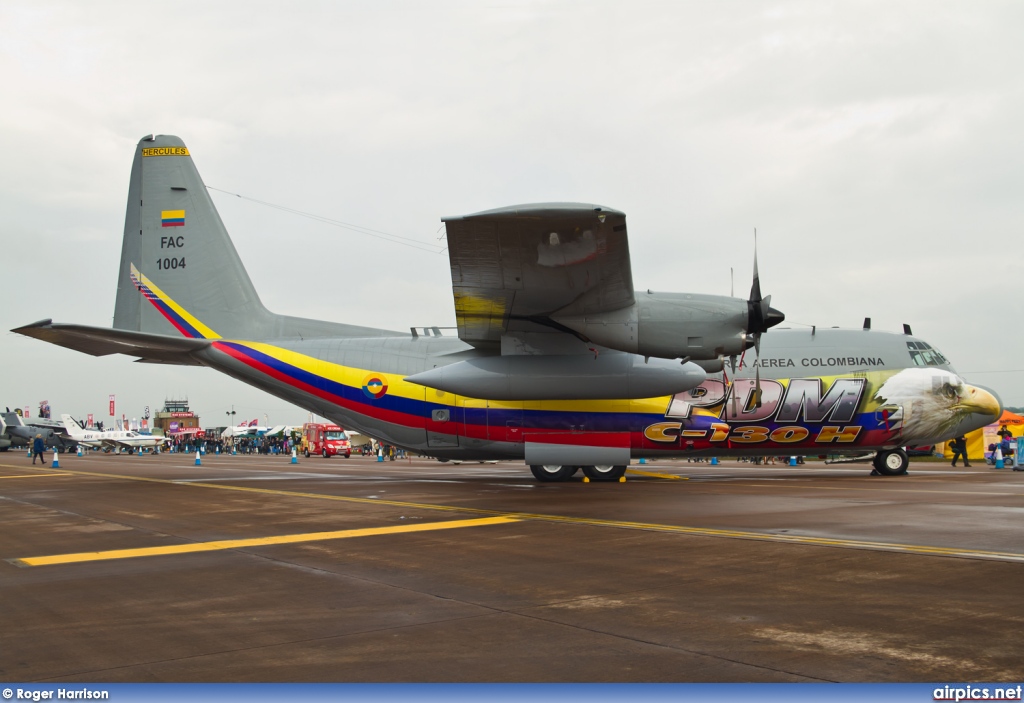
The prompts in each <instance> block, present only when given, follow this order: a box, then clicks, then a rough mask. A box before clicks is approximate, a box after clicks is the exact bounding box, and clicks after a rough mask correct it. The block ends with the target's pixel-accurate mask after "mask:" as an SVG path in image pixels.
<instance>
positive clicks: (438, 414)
mask: <svg viewBox="0 0 1024 703" xmlns="http://www.w3.org/2000/svg"><path fill="white" fill-rule="evenodd" d="M424 393H425V395H424V398H423V399H424V400H425V401H426V411H427V418H426V430H427V446H428V447H438V448H444V447H457V446H459V428H460V427H461V426H462V422H461V419H462V408H460V407H459V406H458V402H457V401H458V396H456V395H455V394H453V393H445V392H444V391H439V390H437V389H435V388H425V389H424Z"/></svg>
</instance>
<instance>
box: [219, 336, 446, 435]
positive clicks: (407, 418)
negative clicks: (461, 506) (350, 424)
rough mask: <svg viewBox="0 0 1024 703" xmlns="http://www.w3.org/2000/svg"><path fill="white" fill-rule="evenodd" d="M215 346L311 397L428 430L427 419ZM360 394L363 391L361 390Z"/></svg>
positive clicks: (222, 345)
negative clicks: (361, 400)
mask: <svg viewBox="0 0 1024 703" xmlns="http://www.w3.org/2000/svg"><path fill="white" fill-rule="evenodd" d="M213 346H214V347H216V348H217V349H219V350H220V351H222V352H224V353H225V354H227V355H228V356H230V357H231V358H233V359H237V360H238V361H241V362H242V363H243V364H245V365H246V366H250V367H252V368H253V369H256V370H257V371H259V372H260V373H263V374H266V375H267V376H270V377H271V378H273V379H276V380H278V381H281V382H282V383H286V384H288V385H289V386H291V387H293V388H296V389H298V390H301V391H304V392H306V393H309V394H310V395H315V396H316V397H317V398H322V399H323V400H327V401H330V402H331V403H334V404H335V405H337V406H339V407H343V408H346V409H348V410H352V411H354V412H358V413H359V414H361V415H367V416H369V417H372V418H375V419H378V420H383V421H384V422H391V423H394V424H396V425H402V426H403V427H413V428H416V429H421V430H422V429H426V419H425V418H422V417H419V416H417V415H410V414H409V413H401V412H398V411H395V410H387V409H385V408H378V407H374V406H373V405H369V404H366V403H354V402H352V401H350V400H346V399H345V398H342V397H341V396H338V395H335V394H334V393H330V392H329V391H325V390H323V389H321V388H317V387H315V386H311V385H309V384H308V383H305V382H304V381H299V380H298V379H295V378H292V377H291V376H289V375H288V374H285V373H282V372H280V371H278V370H277V369H275V368H272V367H270V366H267V365H266V364H264V363H263V362H262V361H257V360H256V359H253V358H252V357H250V356H247V355H246V354H244V353H242V352H240V351H239V350H237V349H234V348H232V347H230V346H228V345H226V344H221V343H220V342H214V343H213ZM360 392H362V391H361V390H360Z"/></svg>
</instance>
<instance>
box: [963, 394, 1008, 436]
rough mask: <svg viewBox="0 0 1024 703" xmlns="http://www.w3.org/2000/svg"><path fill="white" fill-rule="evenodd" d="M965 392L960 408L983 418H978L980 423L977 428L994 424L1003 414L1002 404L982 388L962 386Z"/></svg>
mask: <svg viewBox="0 0 1024 703" xmlns="http://www.w3.org/2000/svg"><path fill="white" fill-rule="evenodd" d="M964 390H965V391H966V392H965V394H964V397H963V398H961V399H960V406H961V407H962V408H963V409H964V410H966V411H967V412H970V413H973V414H975V415H981V416H983V417H981V418H978V421H979V422H981V421H982V420H984V422H982V423H981V424H980V425H978V426H979V427H984V426H985V425H988V424H991V423H992V422H995V421H996V420H997V419H999V417H1000V416H1001V415H1002V414H1003V404H1002V403H1001V402H1000V401H999V399H998V398H997V397H996V396H995V394H994V393H992V392H991V391H987V390H985V389H984V388H979V387H978V386H966V385H965V386H964Z"/></svg>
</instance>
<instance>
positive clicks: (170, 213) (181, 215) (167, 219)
mask: <svg viewBox="0 0 1024 703" xmlns="http://www.w3.org/2000/svg"><path fill="white" fill-rule="evenodd" d="M160 226H161V227H184V226H185V211H184V210H161V211H160Z"/></svg>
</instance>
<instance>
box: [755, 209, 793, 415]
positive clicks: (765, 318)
mask: <svg viewBox="0 0 1024 703" xmlns="http://www.w3.org/2000/svg"><path fill="white" fill-rule="evenodd" d="M785 319H786V316H785V315H783V314H782V313H781V312H780V311H778V310H776V309H775V308H773V307H772V297H771V296H770V295H768V296H762V295H761V276H760V274H759V273H758V271H757V229H756V228H755V229H754V283H753V285H751V286H750V299H749V300H747V334H749V335H751V336H752V337H753V338H754V350H755V351H756V352H757V358H758V360H760V359H761V335H762V334H763V333H765V332H767V331H768V329H769V328H770V327H774V326H775V325H777V324H779V323H780V322H782V321H783V320H785ZM754 405H755V406H756V407H758V408H759V407H761V370H760V366H757V367H755V368H754Z"/></svg>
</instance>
